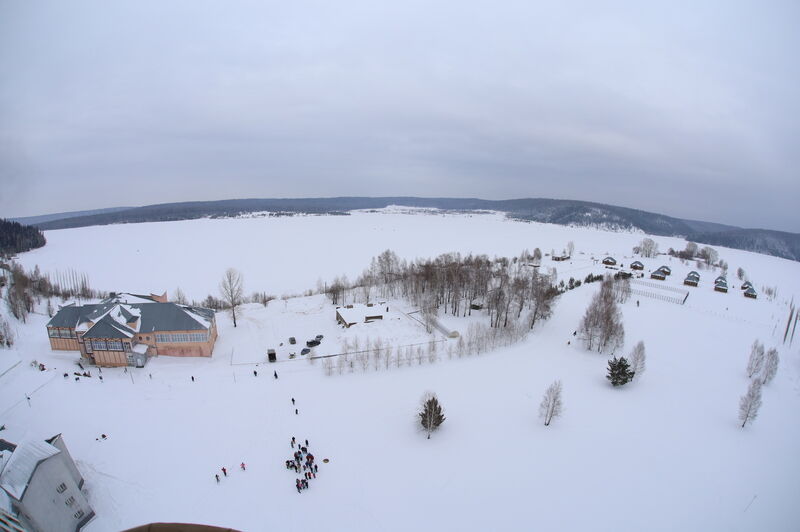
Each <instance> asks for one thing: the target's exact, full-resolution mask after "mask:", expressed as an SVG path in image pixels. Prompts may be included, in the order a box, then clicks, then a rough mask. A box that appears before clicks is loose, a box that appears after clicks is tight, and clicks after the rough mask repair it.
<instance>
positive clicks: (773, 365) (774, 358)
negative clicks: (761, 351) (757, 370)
mask: <svg viewBox="0 0 800 532" xmlns="http://www.w3.org/2000/svg"><path fill="white" fill-rule="evenodd" d="M779 362H780V358H779V357H778V350H777V349H775V348H774V347H773V348H771V349H770V350H769V351H767V354H766V355H765V357H764V369H763V370H762V371H761V384H769V383H770V382H771V381H772V379H774V378H775V374H776V373H778V364H779Z"/></svg>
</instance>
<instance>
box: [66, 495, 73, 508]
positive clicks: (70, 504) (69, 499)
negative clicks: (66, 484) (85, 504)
mask: <svg viewBox="0 0 800 532" xmlns="http://www.w3.org/2000/svg"><path fill="white" fill-rule="evenodd" d="M64 504H66V505H67V506H72V505H73V504H75V497H73V496H72V495H70V496H69V498H68V499H67V500H66V501H64Z"/></svg>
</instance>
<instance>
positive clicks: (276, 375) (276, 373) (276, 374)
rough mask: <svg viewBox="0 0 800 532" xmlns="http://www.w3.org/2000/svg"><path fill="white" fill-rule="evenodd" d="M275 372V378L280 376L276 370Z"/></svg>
mask: <svg viewBox="0 0 800 532" xmlns="http://www.w3.org/2000/svg"><path fill="white" fill-rule="evenodd" d="M273 373H274V374H275V379H277V378H278V372H277V371H274V372H273Z"/></svg>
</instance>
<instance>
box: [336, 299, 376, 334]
mask: <svg viewBox="0 0 800 532" xmlns="http://www.w3.org/2000/svg"><path fill="white" fill-rule="evenodd" d="M384 305H385V303H379V304H377V305H374V304H370V305H348V306H347V307H339V308H337V309H336V321H338V322H339V323H341V324H342V325H344V326H345V327H347V328H350V327H352V326H353V325H355V324H357V323H369V322H371V321H375V320H382V319H383V314H384V308H386V310H387V311H388V307H384Z"/></svg>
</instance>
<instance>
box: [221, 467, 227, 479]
mask: <svg viewBox="0 0 800 532" xmlns="http://www.w3.org/2000/svg"><path fill="white" fill-rule="evenodd" d="M222 474H223V475H225V476H226V477H227V476H228V470H227V469H225V468H224V467H223V468H222Z"/></svg>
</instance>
